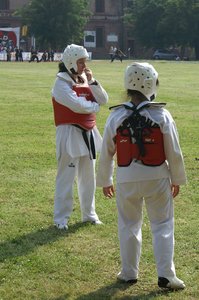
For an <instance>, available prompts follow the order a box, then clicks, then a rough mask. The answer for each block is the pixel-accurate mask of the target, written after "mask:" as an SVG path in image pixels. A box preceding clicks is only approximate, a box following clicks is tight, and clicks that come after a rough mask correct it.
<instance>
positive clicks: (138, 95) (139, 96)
mask: <svg viewBox="0 0 199 300" xmlns="http://www.w3.org/2000/svg"><path fill="white" fill-rule="evenodd" d="M156 86H159V80H158V79H157V80H156ZM127 96H128V97H129V98H131V100H133V99H137V100H138V101H140V102H142V101H145V100H148V99H147V98H146V96H144V94H142V93H141V92H139V91H136V90H129V89H128V90H127Z"/></svg>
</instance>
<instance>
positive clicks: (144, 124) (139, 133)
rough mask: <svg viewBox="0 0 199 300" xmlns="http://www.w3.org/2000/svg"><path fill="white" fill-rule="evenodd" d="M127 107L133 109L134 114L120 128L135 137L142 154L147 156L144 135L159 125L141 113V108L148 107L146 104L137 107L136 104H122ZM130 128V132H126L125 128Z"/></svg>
mask: <svg viewBox="0 0 199 300" xmlns="http://www.w3.org/2000/svg"><path fill="white" fill-rule="evenodd" d="M122 106H124V107H125V108H126V109H130V110H132V111H133V112H132V114H130V116H129V117H127V118H126V119H125V120H124V121H123V122H122V124H121V125H120V126H119V128H118V130H119V131H120V132H121V134H123V135H128V136H130V137H131V138H134V139H135V141H136V144H137V145H138V148H139V151H140V154H141V156H145V147H144V143H143V135H144V134H147V133H150V131H151V127H159V126H158V125H157V124H153V125H152V123H153V122H152V121H151V120H149V119H147V118H146V117H144V116H142V115H141V114H140V112H139V111H140V110H142V109H143V108H145V107H147V104H146V105H143V106H141V107H140V108H138V109H137V108H136V106H133V107H129V106H128V105H122ZM126 129H127V130H128V134H124V133H123V132H124V130H126Z"/></svg>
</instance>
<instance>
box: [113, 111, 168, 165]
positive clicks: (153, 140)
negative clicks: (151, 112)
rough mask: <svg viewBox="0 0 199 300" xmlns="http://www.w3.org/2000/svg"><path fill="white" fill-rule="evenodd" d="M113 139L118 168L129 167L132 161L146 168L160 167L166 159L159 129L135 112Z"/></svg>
mask: <svg viewBox="0 0 199 300" xmlns="http://www.w3.org/2000/svg"><path fill="white" fill-rule="evenodd" d="M115 139H116V148H117V163H118V166H120V167H126V166H129V165H130V164H131V162H132V161H133V160H140V161H142V163H143V164H144V165H147V166H160V165H161V164H163V163H164V161H165V159H166V158H165V153H164V142H163V134H162V132H161V130H160V127H159V126H158V124H154V123H153V122H152V121H151V120H146V118H145V117H143V116H141V115H140V114H139V112H138V111H136V110H135V111H134V112H133V113H132V115H130V117H128V118H127V119H125V120H124V121H123V123H122V124H121V126H120V127H119V128H118V129H117V135H116V137H115Z"/></svg>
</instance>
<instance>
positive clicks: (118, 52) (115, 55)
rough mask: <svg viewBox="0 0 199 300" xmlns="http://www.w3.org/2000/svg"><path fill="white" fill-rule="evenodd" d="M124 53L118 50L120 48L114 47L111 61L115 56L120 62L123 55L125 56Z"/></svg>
mask: <svg viewBox="0 0 199 300" xmlns="http://www.w3.org/2000/svg"><path fill="white" fill-rule="evenodd" d="M125 56H126V55H125V54H124V53H123V52H122V51H121V50H120V49H117V48H116V49H115V50H114V54H113V56H112V59H111V62H113V61H114V60H115V59H116V58H118V59H119V60H120V62H122V61H123V57H125Z"/></svg>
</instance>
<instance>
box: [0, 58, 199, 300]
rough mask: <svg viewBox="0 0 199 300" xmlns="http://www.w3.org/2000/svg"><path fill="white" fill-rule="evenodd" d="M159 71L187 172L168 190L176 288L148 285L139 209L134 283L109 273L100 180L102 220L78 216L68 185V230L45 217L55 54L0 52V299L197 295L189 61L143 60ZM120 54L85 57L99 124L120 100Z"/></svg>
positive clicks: (149, 261) (111, 254) (148, 256)
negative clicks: (31, 58)
mask: <svg viewBox="0 0 199 300" xmlns="http://www.w3.org/2000/svg"><path fill="white" fill-rule="evenodd" d="M152 63H153V65H154V66H155V68H156V69H157V71H158V72H159V80H160V88H159V93H158V98H157V101H165V102H167V108H168V109H169V110H170V112H171V113H172V115H173V117H174V119H175V120H176V124H177V127H178V131H179V135H180V142H181V147H182V151H183V154H184V158H185V165H186V171H187V177H188V185H187V186H182V187H181V193H180V195H179V196H178V197H177V198H176V199H175V239H176V244H175V265H176V270H177V275H178V277H180V278H182V279H183V280H184V281H185V283H186V289H185V290H183V291H178V292H165V291H162V290H160V289H158V287H157V274H156V269H155V263H154V257H153V252H152V245H151V244H152V241H151V233H150V229H149V221H148V218H147V216H146V213H145V211H144V220H143V249H142V257H141V262H140V276H139V282H138V284H136V285H134V286H131V285H125V284H122V283H119V282H117V280H116V274H117V272H119V270H120V256H119V243H118V237H117V210H116V204H115V199H113V200H107V199H105V198H104V197H103V195H102V191H101V189H100V188H97V192H96V207H97V212H98V214H99V216H100V219H101V220H102V221H103V222H104V225H103V226H92V225H82V224H81V222H80V208H79V202H78V196H77V191H76V190H75V191H74V192H75V201H74V212H73V214H72V217H71V219H70V223H69V230H68V232H67V233H66V232H61V231H58V230H56V229H55V228H54V226H53V197H54V182H55V176H56V158H55V127H54V122H53V111H52V105H51V87H52V85H53V82H54V79H55V75H56V72H57V63H39V64H37V63H27V62H24V63H15V62H11V63H7V62H0V163H1V167H0V176H1V177H0V178H1V180H0V202H1V203H0V204H1V211H0V225H1V231H0V234H1V242H0V263H1V266H0V283H1V285H0V299H1V300H29V299H36V300H65V299H77V300H93V299H94V300H95V299H99V300H104V299H122V300H124V299H125V300H130V299H141V300H143V299H187V300H189V299H199V291H198V284H199V266H198V249H199V245H198V244H199V243H198V239H199V236H198V228H199V227H198V225H199V222H198V213H199V209H198V203H199V196H198V194H199V190H198V179H199V178H198V177H199V176H198V170H199V153H198V144H199V142H198V140H199V124H198V119H199V106H198V101H199V85H198V78H199V63H194V62H159V61H158V62H152ZM127 64H129V61H124V62H123V63H120V62H119V61H115V62H114V63H112V64H111V63H110V62H109V61H91V62H89V67H90V68H91V69H92V70H93V73H94V76H95V77H96V79H98V80H99V81H100V82H101V83H102V85H103V86H104V88H105V89H106V90H107V92H108V94H109V97H110V100H109V104H107V105H106V106H105V107H102V108H101V112H100V113H99V114H98V116H97V118H98V127H99V129H100V132H101V133H103V128H104V124H105V121H106V118H107V116H108V114H109V110H108V107H109V106H111V105H114V104H118V103H120V102H123V101H124V100H125V93H124V89H123V74H124V70H125V67H126V66H127Z"/></svg>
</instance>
